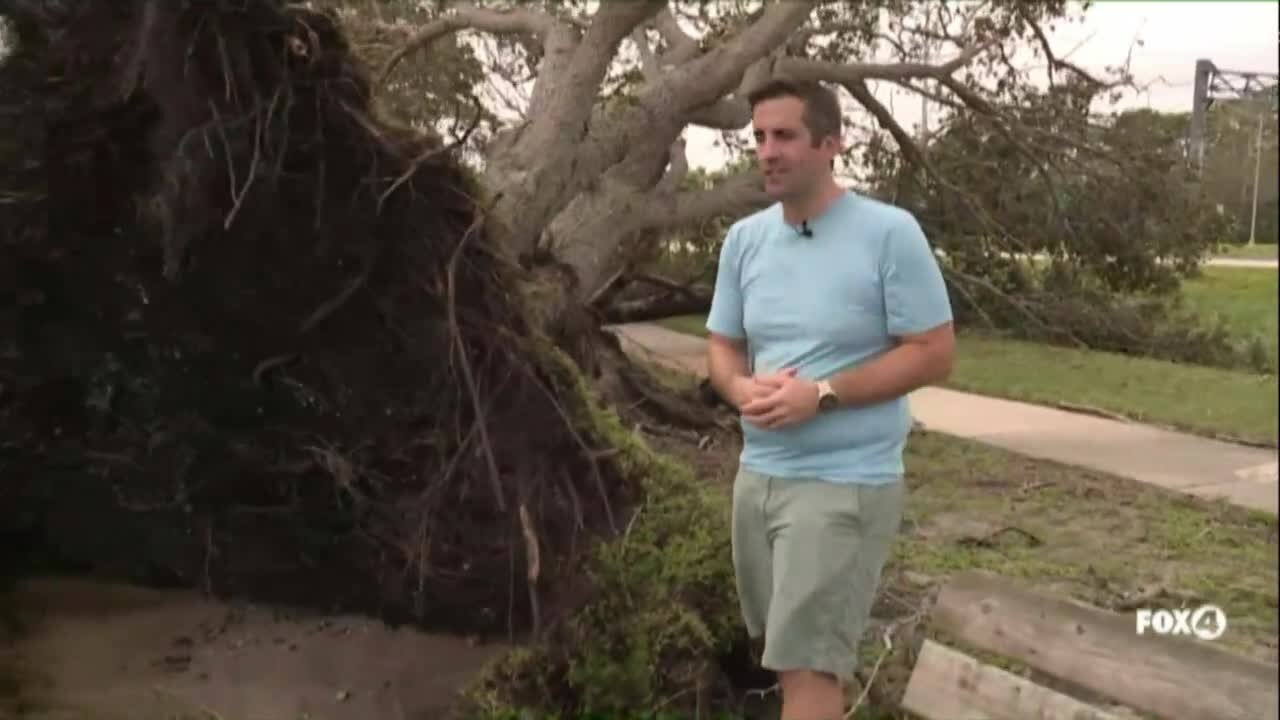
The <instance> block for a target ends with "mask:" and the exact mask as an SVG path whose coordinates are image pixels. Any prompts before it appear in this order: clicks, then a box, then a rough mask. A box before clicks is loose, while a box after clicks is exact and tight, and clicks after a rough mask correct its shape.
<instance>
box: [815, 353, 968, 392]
mask: <svg viewBox="0 0 1280 720" xmlns="http://www.w3.org/2000/svg"><path fill="white" fill-rule="evenodd" d="M950 372H951V356H950V353H949V352H948V351H940V350H938V349H935V348H931V347H929V346H927V345H923V344H917V343H903V344H901V345H898V346H897V347H895V348H893V349H892V350H890V351H889V352H887V353H885V354H883V355H881V356H880V357H878V358H876V359H874V360H871V361H870V362H867V363H864V364H862V365H859V366H857V367H853V368H849V369H848V370H844V371H842V372H839V373H836V374H835V375H833V376H831V377H830V378H829V379H828V381H829V382H830V383H831V389H832V390H834V391H835V393H836V396H837V397H839V398H840V404H841V405H843V406H846V407H858V406H862V405H874V404H876V403H881V402H887V401H889V400H893V399H895V398H898V397H901V396H903V395H906V394H907V393H910V392H912V391H913V390H916V389H918V388H921V387H924V386H925V385H929V384H932V383H935V382H938V381H939V380H942V379H945V378H946V377H947V375H949V374H950Z"/></svg>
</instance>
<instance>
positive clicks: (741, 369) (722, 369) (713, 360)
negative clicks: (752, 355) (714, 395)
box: [707, 340, 750, 407]
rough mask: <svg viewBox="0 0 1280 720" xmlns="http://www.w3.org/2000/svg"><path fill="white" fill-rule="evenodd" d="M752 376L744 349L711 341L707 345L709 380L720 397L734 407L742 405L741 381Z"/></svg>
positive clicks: (722, 342)
mask: <svg viewBox="0 0 1280 720" xmlns="http://www.w3.org/2000/svg"><path fill="white" fill-rule="evenodd" d="M749 376H750V372H749V369H748V367H747V353H746V350H745V349H744V348H741V347H736V346H734V345H732V344H730V343H727V342H724V341H719V340H711V341H709V342H708V343H707V378H708V379H709V380H710V381H711V387H713V388H715V390H716V392H718V393H720V397H722V398H724V400H725V401H726V402H728V403H729V404H730V405H733V406H734V407H739V406H740V405H741V404H742V401H743V398H740V397H738V392H737V387H738V385H739V381H740V380H742V379H743V378H747V377H749Z"/></svg>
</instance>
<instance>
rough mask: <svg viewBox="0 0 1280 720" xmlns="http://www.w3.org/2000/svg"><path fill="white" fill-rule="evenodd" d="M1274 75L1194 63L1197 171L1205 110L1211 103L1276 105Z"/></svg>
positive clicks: (1201, 160)
mask: <svg viewBox="0 0 1280 720" xmlns="http://www.w3.org/2000/svg"><path fill="white" fill-rule="evenodd" d="M1277 80H1278V76H1277V73H1265V72H1247V71H1243V70H1223V69H1222V68H1219V67H1218V66H1216V65H1214V64H1213V61H1211V60H1206V59H1200V60H1197V61H1196V80H1195V89H1194V90H1193V92H1194V95H1193V98H1192V101H1191V137H1190V141H1191V158H1192V160H1193V161H1194V162H1195V167H1196V170H1197V171H1200V170H1203V169H1204V136H1205V125H1206V119H1207V114H1208V110H1209V107H1210V106H1211V105H1213V101H1214V100H1255V101H1259V102H1269V103H1270V104H1271V106H1272V108H1275V107H1276V102H1277V87H1280V85H1278V83H1277Z"/></svg>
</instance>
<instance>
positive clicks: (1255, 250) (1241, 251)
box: [1215, 244, 1280, 260]
mask: <svg viewBox="0 0 1280 720" xmlns="http://www.w3.org/2000/svg"><path fill="white" fill-rule="evenodd" d="M1278 248H1280V246H1277V245H1257V244H1255V245H1252V246H1250V245H1222V246H1220V247H1219V248H1218V252H1217V253H1215V254H1216V255H1217V256H1218V257H1227V258H1236V259H1241V260H1275V259H1276V258H1277V257H1280V253H1278V252H1277V249H1278Z"/></svg>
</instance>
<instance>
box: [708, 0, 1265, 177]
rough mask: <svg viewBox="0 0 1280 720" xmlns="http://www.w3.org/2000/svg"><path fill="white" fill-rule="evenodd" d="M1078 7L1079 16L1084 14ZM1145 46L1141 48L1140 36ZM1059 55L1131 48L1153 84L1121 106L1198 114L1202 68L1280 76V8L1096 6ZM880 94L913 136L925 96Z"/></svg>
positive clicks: (717, 160) (717, 155) (1069, 26)
mask: <svg viewBox="0 0 1280 720" xmlns="http://www.w3.org/2000/svg"><path fill="white" fill-rule="evenodd" d="M1079 7H1080V6H1079V5H1075V6H1074V8H1073V10H1072V13H1073V14H1075V15H1078V14H1079ZM1135 38H1137V39H1140V40H1141V41H1142V44H1141V45H1140V46H1134V45H1133V43H1134V39H1135ZM1050 40H1051V42H1052V43H1053V47H1054V49H1055V53H1056V54H1058V55H1063V54H1066V53H1067V52H1068V51H1072V50H1073V52H1071V54H1070V55H1069V57H1070V59H1071V60H1072V61H1073V62H1075V63H1076V64H1077V65H1080V66H1081V67H1082V68H1084V69H1085V70H1091V71H1101V70H1102V69H1103V68H1104V67H1105V66H1107V65H1120V64H1122V63H1123V62H1124V61H1125V57H1126V55H1128V54H1129V52H1130V48H1131V47H1132V57H1131V61H1130V69H1131V71H1132V72H1133V74H1134V78H1135V80H1136V81H1137V82H1138V84H1139V85H1146V84H1148V83H1154V84H1152V85H1151V86H1150V87H1149V88H1148V90H1147V91H1146V92H1144V93H1142V94H1140V95H1132V96H1130V97H1126V98H1125V100H1124V101H1122V102H1121V103H1120V104H1119V105H1118V106H1117V107H1118V108H1119V109H1123V108H1134V107H1150V108H1152V109H1154V110H1161V111H1166V112H1182V111H1189V110H1190V109H1191V97H1192V87H1193V79H1194V77H1195V63H1196V60H1197V59H1199V58H1206V59H1209V60H1211V61H1213V63H1214V65H1216V66H1217V67H1219V68H1221V69H1227V70H1240V71H1254V72H1272V73H1274V72H1276V69H1277V63H1278V62H1280V53H1278V52H1277V45H1278V43H1280V3H1277V2H1276V1H1275V0H1254V1H1252V2H1214V1H1212V0H1208V1H1206V0H1200V1H1198V2H1187V1H1185V0H1184V1H1174V2H1170V1H1167V0H1166V1H1165V2H1113V1H1106V0H1104V1H1102V2H1097V3H1095V4H1094V5H1093V7H1091V8H1089V10H1088V11H1087V12H1086V13H1085V14H1084V19H1083V22H1075V23H1064V24H1061V25H1060V26H1058V27H1057V28H1055V30H1054V32H1053V33H1051V34H1050ZM875 92H876V96H877V97H878V98H879V99H880V101H881V102H882V103H884V104H885V105H886V106H888V107H890V108H891V109H892V110H893V114H894V117H895V119H897V120H898V122H899V123H900V124H901V125H902V126H903V127H904V128H906V129H908V131H910V130H911V129H912V128H913V127H914V126H915V125H917V124H918V123H919V120H920V115H921V108H920V100H919V98H918V96H915V95H911V94H908V93H906V92H905V91H902V92H899V93H897V94H896V97H892V98H891V97H890V96H891V92H890V91H889V89H888V88H887V87H885V86H883V85H881V86H878V87H876V88H875ZM717 135H718V133H716V132H714V131H708V130H705V129H703V128H691V129H690V132H689V136H688V152H689V161H690V164H691V165H694V166H701V167H707V168H715V167H718V166H720V165H721V164H722V163H723V161H724V155H723V153H721V152H720V151H719V150H717V149H716V148H715V147H714V146H713V142H714V141H715V139H716V137H717Z"/></svg>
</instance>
